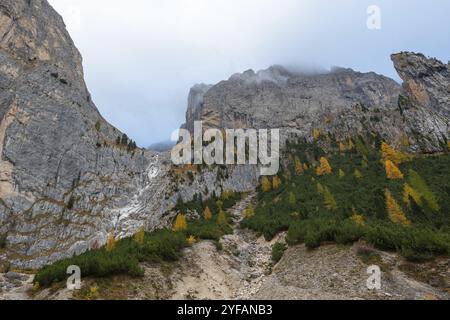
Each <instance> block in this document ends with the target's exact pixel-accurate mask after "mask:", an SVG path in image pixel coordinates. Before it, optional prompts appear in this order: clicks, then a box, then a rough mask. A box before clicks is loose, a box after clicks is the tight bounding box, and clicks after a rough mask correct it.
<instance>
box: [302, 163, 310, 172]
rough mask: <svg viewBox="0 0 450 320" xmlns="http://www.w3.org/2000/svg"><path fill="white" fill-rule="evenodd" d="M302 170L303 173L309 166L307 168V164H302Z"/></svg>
mask: <svg viewBox="0 0 450 320" xmlns="http://www.w3.org/2000/svg"><path fill="white" fill-rule="evenodd" d="M303 169H304V170H305V171H306V170H308V169H309V166H308V164H307V163H304V164H303Z"/></svg>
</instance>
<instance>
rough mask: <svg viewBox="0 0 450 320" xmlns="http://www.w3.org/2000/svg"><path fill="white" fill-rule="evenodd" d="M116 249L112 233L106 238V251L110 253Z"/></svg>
mask: <svg viewBox="0 0 450 320" xmlns="http://www.w3.org/2000/svg"><path fill="white" fill-rule="evenodd" d="M115 247H116V238H115V237H114V234H113V233H111V232H110V233H108V238H107V239H106V251H107V252H111V251H113V250H114V248H115Z"/></svg>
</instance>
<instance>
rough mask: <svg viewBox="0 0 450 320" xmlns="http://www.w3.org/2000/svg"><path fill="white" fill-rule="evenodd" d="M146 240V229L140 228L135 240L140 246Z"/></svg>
mask: <svg viewBox="0 0 450 320" xmlns="http://www.w3.org/2000/svg"><path fill="white" fill-rule="evenodd" d="M144 239H145V229H144V228H140V229H139V231H138V232H136V233H135V234H134V236H133V240H134V241H135V242H136V243H138V244H144Z"/></svg>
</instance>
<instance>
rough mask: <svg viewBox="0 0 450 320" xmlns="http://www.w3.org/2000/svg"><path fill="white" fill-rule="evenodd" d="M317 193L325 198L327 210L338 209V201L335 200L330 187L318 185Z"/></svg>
mask: <svg viewBox="0 0 450 320" xmlns="http://www.w3.org/2000/svg"><path fill="white" fill-rule="evenodd" d="M317 192H318V193H319V194H321V195H322V196H323V200H324V204H325V208H327V209H328V210H336V209H337V208H338V206H337V203H336V199H335V198H334V196H333V194H332V193H331V191H330V189H328V187H326V186H323V185H322V184H320V183H317Z"/></svg>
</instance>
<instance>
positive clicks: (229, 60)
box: [49, 0, 450, 146]
mask: <svg viewBox="0 0 450 320" xmlns="http://www.w3.org/2000/svg"><path fill="white" fill-rule="evenodd" d="M49 2H50V3H51V4H52V5H53V6H54V7H55V9H56V10H57V11H58V12H59V13H60V14H61V15H62V16H63V18H64V20H65V21H66V24H67V26H68V29H69V32H70V33H71V35H72V37H73V39H74V41H75V44H76V45H77V47H78V49H79V50H80V51H81V53H82V55H83V59H84V70H85V75H86V81H87V84H88V87H89V90H90V91H91V93H92V96H93V98H94V101H95V103H96V105H97V107H98V109H99V110H100V112H101V113H102V114H103V116H104V117H105V118H106V119H107V120H108V121H109V122H111V123H112V124H113V125H115V126H116V127H118V128H119V129H121V130H123V131H125V132H126V133H127V134H128V135H129V136H130V137H132V138H133V139H135V140H136V141H137V142H138V144H139V145H140V146H148V145H150V144H152V143H154V142H158V141H164V140H168V139H169V138H170V134H171V132H172V131H173V130H175V129H176V128H178V127H179V126H180V125H181V124H182V123H183V122H184V116H185V111H186V104H187V95H188V93H189V89H190V87H192V85H194V84H195V83H201V82H204V83H217V82H218V81H220V80H223V79H227V78H229V76H230V75H232V74H233V73H236V72H242V71H244V70H247V69H250V68H251V69H254V70H259V69H264V68H267V67H268V66H270V65H273V64H281V65H287V66H303V67H304V66H311V67H314V68H316V67H317V68H330V67H331V66H342V67H351V68H353V69H355V70H358V71H375V72H378V73H381V74H384V75H387V76H390V77H392V78H394V79H395V80H397V81H400V80H399V78H398V76H397V75H396V73H395V71H394V69H393V67H392V63H391V61H390V59H389V55H390V54H391V53H394V52H397V51H403V50H408V51H418V52H422V53H424V54H425V55H428V56H433V57H437V58H439V59H441V60H443V61H445V62H447V61H448V60H449V59H450V22H449V21H450V19H449V18H448V15H449V14H450V1H446V0H432V1H419V0H371V1H366V0H334V1H330V0H128V1H123V0H121V1H119V0H49ZM370 5H377V6H378V7H379V8H380V9H381V29H379V30H370V29H369V28H368V27H367V20H368V18H369V15H368V14H367V8H368V7H369V6H370Z"/></svg>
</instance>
